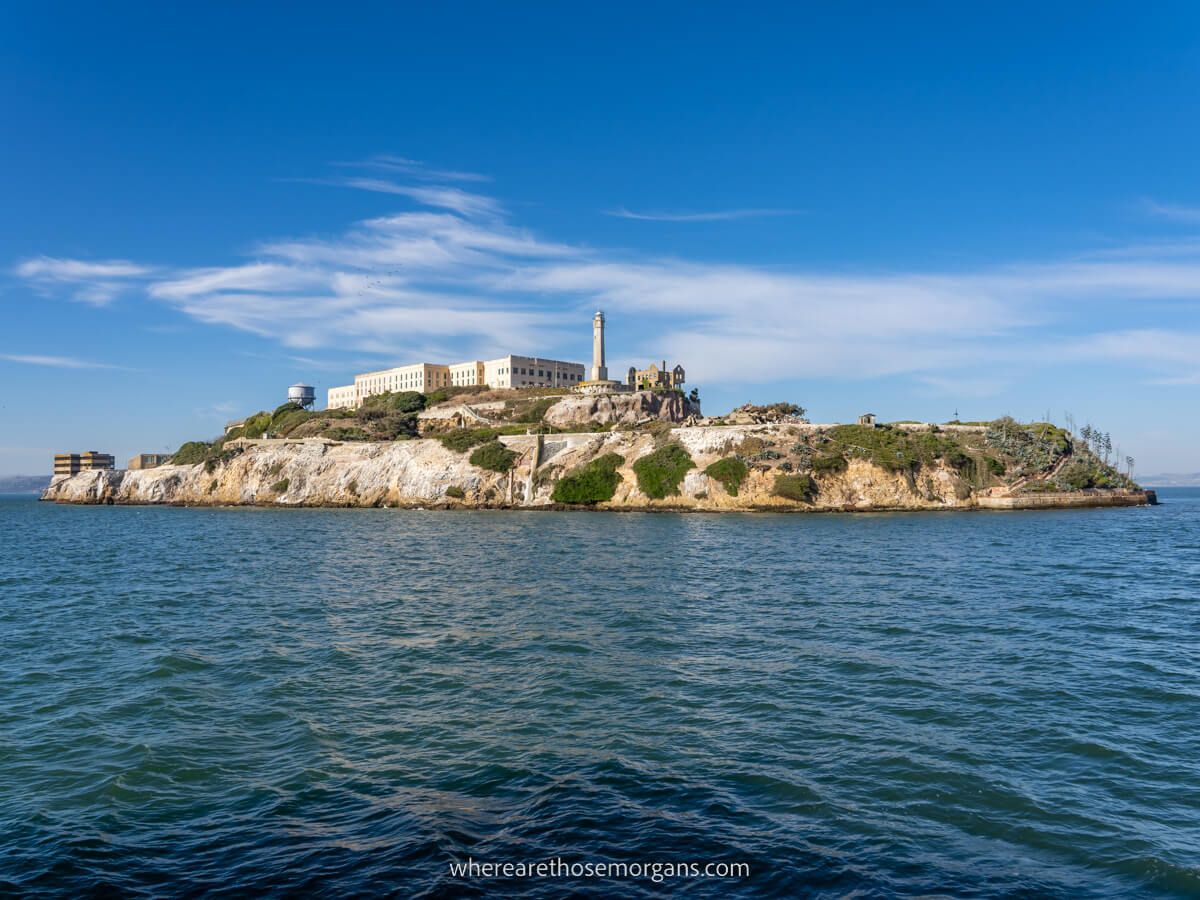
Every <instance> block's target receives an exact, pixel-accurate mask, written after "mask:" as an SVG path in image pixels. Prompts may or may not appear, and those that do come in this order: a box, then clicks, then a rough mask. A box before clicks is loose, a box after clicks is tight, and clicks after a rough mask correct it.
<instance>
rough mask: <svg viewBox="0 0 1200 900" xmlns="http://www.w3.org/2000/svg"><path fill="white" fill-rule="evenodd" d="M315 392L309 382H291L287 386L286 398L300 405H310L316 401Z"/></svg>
mask: <svg viewBox="0 0 1200 900" xmlns="http://www.w3.org/2000/svg"><path fill="white" fill-rule="evenodd" d="M316 399H317V392H316V391H314V390H313V386H312V385H311V384H293V385H292V386H291V387H290V388H288V400H289V401H291V402H292V403H299V404H300V405H301V406H311V405H312V404H313V403H315V402H316Z"/></svg>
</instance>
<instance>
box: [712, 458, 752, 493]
mask: <svg viewBox="0 0 1200 900" xmlns="http://www.w3.org/2000/svg"><path fill="white" fill-rule="evenodd" d="M749 472H750V469H749V468H748V467H747V466H746V464H745V463H744V462H742V461H741V460H740V459H738V458H737V457H736V456H727V457H725V459H719V460H717V461H716V462H715V463H713V464H712V465H710V466H709V467H708V468H707V469H705V470H704V474H705V475H707V476H708V477H709V478H711V479H712V480H713V481H716V482H718V483H720V485H721V486H722V487H723V488H725V492H726V493H727V494H729V496H730V497H736V496H737V495H738V489H739V488H740V487H741V486H742V482H743V481H745V480H746V475H748V474H749Z"/></svg>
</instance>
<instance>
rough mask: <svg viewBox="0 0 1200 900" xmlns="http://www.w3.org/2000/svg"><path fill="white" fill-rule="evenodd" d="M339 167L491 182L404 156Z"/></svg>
mask: <svg viewBox="0 0 1200 900" xmlns="http://www.w3.org/2000/svg"><path fill="white" fill-rule="evenodd" d="M335 165H339V166H347V167H358V168H363V169H377V170H380V171H385V172H397V173H400V174H402V175H404V176H406V177H408V178H417V179H420V180H422V181H491V180H492V179H491V178H490V177H488V176H487V175H480V174H479V173H477V172H459V171H453V170H448V169H434V168H430V167H429V166H427V165H425V163H423V162H421V161H420V160H416V159H406V158H405V157H403V156H392V155H390V154H387V153H383V154H379V155H378V156H372V157H370V158H369V159H363V160H357V161H355V162H341V163H335Z"/></svg>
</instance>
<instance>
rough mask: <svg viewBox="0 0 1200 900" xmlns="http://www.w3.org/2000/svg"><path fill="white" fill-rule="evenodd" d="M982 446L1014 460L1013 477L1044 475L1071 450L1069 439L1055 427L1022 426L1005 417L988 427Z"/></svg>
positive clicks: (1042, 423)
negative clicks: (984, 445) (1040, 473)
mask: <svg viewBox="0 0 1200 900" xmlns="http://www.w3.org/2000/svg"><path fill="white" fill-rule="evenodd" d="M985 443H986V444H987V446H988V447H989V448H991V449H992V450H995V451H998V452H999V453H1000V454H1002V455H1003V456H1006V457H1008V458H1009V459H1011V460H1013V461H1014V463H1015V466H1014V469H1015V472H1014V474H1016V475H1034V474H1037V473H1039V472H1045V471H1047V470H1049V469H1051V468H1052V467H1053V466H1054V464H1055V463H1056V462H1058V460H1059V459H1061V458H1062V457H1063V456H1064V455H1065V454H1067V453H1070V452H1071V448H1072V444H1071V436H1070V435H1069V434H1068V433H1067V432H1066V431H1064V430H1063V429H1061V428H1059V427H1057V426H1055V425H1051V424H1049V423H1047V422H1035V423H1034V424H1032V425H1021V424H1020V423H1018V422H1017V421H1015V420H1014V419H1012V418H1009V417H1007V416H1005V417H1004V418H1002V419H997V420H996V421H994V422H991V423H989V424H988V430H987V436H986V438H985Z"/></svg>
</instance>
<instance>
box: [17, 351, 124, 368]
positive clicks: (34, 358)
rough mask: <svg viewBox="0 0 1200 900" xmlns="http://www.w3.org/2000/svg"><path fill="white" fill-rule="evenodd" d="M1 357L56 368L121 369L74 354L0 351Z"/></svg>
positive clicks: (29, 364)
mask: <svg viewBox="0 0 1200 900" xmlns="http://www.w3.org/2000/svg"><path fill="white" fill-rule="evenodd" d="M0 359H2V360H4V361H5V362H13V363H21V364H23V365H27V366H50V367H52V368H55V369H119V368H121V366H113V365H109V364H108V363H100V362H92V361H91V360H87V359H78V358H76V357H74V356H42V355H39V354H34V353H0Z"/></svg>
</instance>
